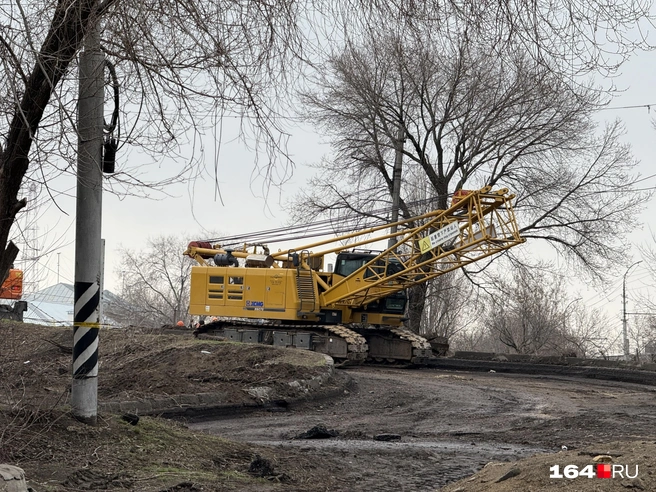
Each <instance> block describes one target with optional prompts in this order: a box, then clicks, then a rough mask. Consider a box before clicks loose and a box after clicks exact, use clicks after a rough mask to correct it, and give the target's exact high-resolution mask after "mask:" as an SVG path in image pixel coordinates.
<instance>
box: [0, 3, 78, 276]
mask: <svg viewBox="0 0 656 492" xmlns="http://www.w3.org/2000/svg"><path fill="white" fill-rule="evenodd" d="M90 15H91V3H90V2H88V1H86V0H81V1H80V0H68V1H67V0H60V1H59V3H58V5H57V8H56V10H55V13H54V15H53V19H52V22H51V24H50V30H49V31H48V34H47V35H46V38H45V40H44V42H43V45H42V46H41V50H40V51H39V54H38V55H37V61H36V63H35V65H34V68H33V70H32V72H31V74H30V76H29V77H28V78H27V80H26V81H25V89H24V91H23V97H22V99H21V101H20V105H19V107H17V108H16V110H15V113H14V115H13V119H12V120H11V123H10V125H9V131H8V134H7V140H6V141H5V142H4V144H5V145H4V149H2V152H1V153H0V276H3V275H4V274H5V270H6V269H7V268H8V266H10V265H11V263H13V261H14V260H15V258H16V254H18V251H15V253H14V250H13V249H12V248H11V246H8V241H9V232H10V230H11V226H12V225H13V224H14V221H15V220H16V214H17V213H18V212H19V211H20V210H21V209H23V208H24V207H25V205H27V200H25V199H24V198H23V199H21V200H19V199H18V193H19V191H20V188H21V184H22V182H23V178H24V177H25V173H26V172H27V168H28V164H29V154H30V149H31V147H32V139H33V136H34V135H36V133H37V130H38V127H39V124H40V123H41V119H42V118H43V112H44V111H45V108H46V106H47V105H48V102H49V101H50V98H51V96H52V93H53V92H54V90H55V87H57V84H58V83H59V81H60V80H61V78H62V76H63V75H64V73H66V71H67V70H68V67H69V65H70V63H71V60H72V59H73V57H74V56H75V54H76V53H77V52H78V50H79V49H80V47H81V46H82V41H83V39H84V35H85V33H86V31H87V26H88V23H89V17H90ZM16 249H17V248H16ZM12 255H13V257H12Z"/></svg>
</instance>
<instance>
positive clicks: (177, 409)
mask: <svg viewBox="0 0 656 492" xmlns="http://www.w3.org/2000/svg"><path fill="white" fill-rule="evenodd" d="M100 337H101V338H100V360H101V365H100V371H99V379H98V399H99V402H100V403H101V411H100V414H99V418H98V425H97V426H89V425H86V424H83V423H80V422H77V421H76V420H75V419H73V418H72V417H71V413H70V384H71V374H70V365H71V354H70V347H71V343H72V329H71V328H48V327H39V326H35V325H29V324H18V323H6V322H5V323H2V324H0V350H2V364H1V365H0V383H1V385H2V386H1V388H0V404H1V405H0V410H1V411H0V463H3V462H4V463H9V464H12V465H17V466H20V467H22V468H23V469H24V470H25V472H26V477H27V480H28V483H29V485H30V486H31V487H32V488H33V489H34V490H35V491H36V492H43V491H66V492H72V491H81V490H111V491H128V490H135V491H146V492H150V491H158V492H159V491H161V492H164V491H171V492H172V491H200V490H203V491H219V490H243V491H260V490H281V491H283V490H284V491H320V490H331V491H333V490H336V491H351V490H355V491H360V490H361V491H365V490H366V491H371V490H377V491H432V490H446V491H449V492H456V491H458V492H465V491H484V490H485V491H492V492H494V491H547V490H571V491H583V492H585V491H592V490H595V491H597V490H599V491H606V490H609V491H610V490H631V489H635V490H647V491H649V490H656V476H654V473H655V472H656V432H655V427H654V423H655V422H656V411H654V403H655V400H656V387H655V386H651V385H649V384H634V383H622V382H617V381H613V382H611V381H603V380H591V379H581V378H572V377H567V376H553V375H552V376H541V375H536V374H531V375H521V374H502V373H500V372H480V371H479V372H466V371H447V370H442V369H440V370H438V369H431V368H424V369H401V368H393V367H366V366H363V367H354V368H348V369H337V370H334V369H333V368H332V366H331V365H330V363H329V361H328V360H326V358H324V357H323V356H322V355H320V354H315V353H311V352H307V351H301V350H295V349H278V348H274V347H268V346H257V345H247V344H235V343H226V342H217V341H209V340H196V339H194V338H193V337H192V336H191V334H190V333H189V334H186V333H167V332H166V331H160V332H155V333H145V332H144V331H143V330H139V329H131V330H102V331H101V334H100ZM133 414H139V417H140V418H139V420H138V422H136V423H135V422H134V415H133ZM157 414H165V415H169V416H171V417H175V420H171V419H164V418H161V417H157V416H156V415H157ZM130 420H132V421H131V422H130ZM133 424H135V425H133ZM312 437H314V439H312ZM320 437H323V438H320ZM595 459H596V460H597V461H599V462H602V461H600V460H611V461H610V464H611V465H616V467H617V470H619V468H620V465H621V467H622V469H623V470H626V469H627V468H628V471H629V473H630V475H631V476H632V477H633V476H634V475H635V473H636V466H637V467H638V471H637V473H638V476H637V478H629V477H626V476H624V475H623V476H622V477H620V476H619V474H617V473H616V476H615V477H614V478H607V479H603V478H596V477H593V478H588V477H585V476H581V477H579V478H571V479H568V478H550V475H552V474H553V473H554V472H553V467H554V466H556V465H558V467H559V468H558V470H560V473H563V471H564V469H565V467H566V466H567V465H576V466H577V467H578V469H579V470H582V469H584V467H585V466H586V465H588V464H593V463H595V465H596V462H595V461H594V460H595ZM570 469H571V466H570Z"/></svg>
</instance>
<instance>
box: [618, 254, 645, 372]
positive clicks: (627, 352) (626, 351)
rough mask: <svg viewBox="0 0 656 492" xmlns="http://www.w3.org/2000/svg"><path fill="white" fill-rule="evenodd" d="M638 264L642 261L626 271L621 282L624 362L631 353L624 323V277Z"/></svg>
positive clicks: (627, 332) (625, 323)
mask: <svg viewBox="0 0 656 492" xmlns="http://www.w3.org/2000/svg"><path fill="white" fill-rule="evenodd" d="M638 263H642V260H641V261H636V262H635V263H634V264H633V265H631V266H630V267H629V268H627V269H626V273H625V274H624V280H623V281H622V334H623V335H624V360H629V359H630V358H631V353H630V350H629V331H628V329H627V322H626V321H627V320H626V276H627V275H628V274H629V270H631V269H632V268H633V267H634V266H636V265H637V264H638Z"/></svg>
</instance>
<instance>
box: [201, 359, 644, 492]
mask: <svg viewBox="0 0 656 492" xmlns="http://www.w3.org/2000/svg"><path fill="white" fill-rule="evenodd" d="M347 372H348V374H349V375H350V376H351V377H352V380H353V384H352V385H351V386H350V387H349V388H348V389H347V390H346V392H345V393H344V395H343V396H341V397H339V398H334V399H332V400H325V401H321V402H307V403H303V404H299V405H294V406H291V407H290V408H289V409H288V411H286V412H276V413H267V412H259V413H255V414H249V415H244V416H241V417H233V418H221V419H218V420H213V421H205V422H196V423H190V424H189V426H190V427H191V428H192V429H193V430H198V431H205V432H211V433H213V434H218V435H220V436H222V437H225V438H228V439H233V440H238V441H245V442H250V443H257V444H265V445H269V446H271V447H272V448H273V449H275V448H294V449H297V450H299V451H301V452H303V453H307V454H308V455H312V456H317V457H321V458H322V459H323V458H327V459H329V460H330V462H332V463H334V465H331V469H330V471H331V473H335V474H338V475H339V476H342V477H346V478H348V479H349V481H350V482H351V483H353V482H355V483H357V484H358V485H357V486H356V488H355V489H353V488H352V487H349V489H350V490H363V491H364V490H380V491H397V490H404V491H428V490H435V489H436V488H438V487H441V486H443V485H446V484H447V483H450V482H452V481H455V480H458V479H460V478H463V477H466V476H469V475H471V474H472V473H474V472H476V471H477V470H479V469H481V468H482V467H483V466H484V465H485V464H487V463H488V462H490V461H510V460H517V459H520V458H523V457H527V456H530V455H533V454H536V453H545V452H557V451H559V450H560V447H561V445H567V446H568V447H569V448H570V449H576V448H577V447H579V446H582V445H583V444H589V443H595V442H604V440H606V439H611V438H613V439H616V438H619V439H631V438H637V437H640V436H642V435H643V434H644V429H645V426H647V428H651V426H652V425H653V423H654V419H653V418H651V417H650V414H652V412H651V406H652V402H653V399H654V393H655V389H654V388H651V387H648V386H641V385H637V384H628V383H616V382H609V381H596V380H595V381H589V380H585V379H579V378H569V377H563V376H558V377H544V376H526V375H514V374H500V373H481V372H478V373H476V372H474V373H464V372H457V373H456V372H452V371H443V370H435V369H419V370H416V369H415V370H404V369H381V368H370V367H358V368H352V369H349V370H348V371H347ZM320 423H321V424H324V425H325V426H326V427H327V428H329V429H335V430H337V431H339V433H340V435H339V436H338V437H337V438H333V439H330V440H300V439H295V437H296V436H298V435H299V434H301V433H303V432H305V431H307V430H308V429H310V428H311V427H313V426H315V425H317V424H320ZM381 433H394V434H399V435H400V436H401V440H400V441H399V442H379V441H376V440H374V439H373V436H375V435H377V434H381Z"/></svg>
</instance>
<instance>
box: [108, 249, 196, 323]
mask: <svg viewBox="0 0 656 492" xmlns="http://www.w3.org/2000/svg"><path fill="white" fill-rule="evenodd" d="M185 247H186V243H185V242H184V241H183V240H181V239H180V238H179V236H159V237H156V238H151V239H149V240H148V242H147V244H146V245H145V246H144V248H143V249H142V250H139V251H133V250H128V249H123V250H122V251H121V261H120V264H119V266H118V267H117V269H116V274H117V276H118V277H119V278H121V281H122V287H121V292H120V300H119V301H117V302H116V303H113V304H111V305H110V306H109V307H108V309H107V315H108V316H110V317H111V318H112V319H114V320H116V321H117V322H119V323H122V324H125V325H135V326H141V327H145V328H159V327H160V326H162V325H175V324H176V323H177V322H178V321H183V322H184V324H185V325H187V324H188V323H189V321H190V319H189V315H188V314H187V308H188V305H189V283H190V281H191V267H192V266H193V262H192V261H191V260H190V259H189V258H188V257H186V256H183V255H182V252H183V251H184V250H185Z"/></svg>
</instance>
